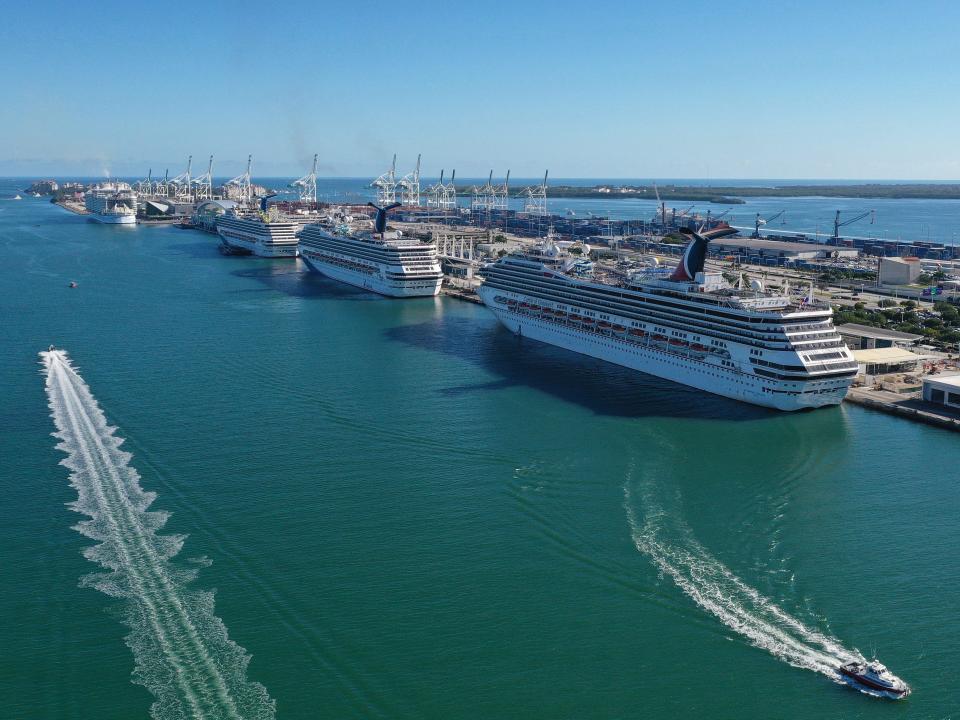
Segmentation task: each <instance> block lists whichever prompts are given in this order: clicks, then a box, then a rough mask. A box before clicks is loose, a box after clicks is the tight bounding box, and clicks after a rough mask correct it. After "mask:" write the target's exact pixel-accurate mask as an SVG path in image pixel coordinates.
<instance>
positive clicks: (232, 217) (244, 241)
mask: <svg viewBox="0 0 960 720" xmlns="http://www.w3.org/2000/svg"><path fill="white" fill-rule="evenodd" d="M302 228H303V223H302V222H298V221H296V220H292V219H289V218H283V217H281V216H280V215H279V214H278V213H277V210H276V208H275V207H270V208H267V207H266V202H263V203H261V208H260V210H259V211H255V210H249V209H237V208H233V209H231V210H228V211H227V212H225V213H224V214H223V215H221V216H220V217H218V218H217V234H218V235H219V236H220V243H221V247H222V248H223V250H224V252H226V253H227V254H230V255H233V254H237V255H256V256H258V257H265V258H294V257H296V256H297V235H298V234H299V232H300V230H301V229H302Z"/></svg>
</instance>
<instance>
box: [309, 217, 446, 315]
mask: <svg viewBox="0 0 960 720" xmlns="http://www.w3.org/2000/svg"><path fill="white" fill-rule="evenodd" d="M368 204H369V205H370V206H371V207H374V208H376V210H377V217H376V220H375V221H374V226H373V229H372V230H364V231H359V232H355V231H354V230H353V229H352V228H351V226H350V223H349V222H347V218H346V217H344V216H343V215H339V216H337V217H334V218H332V219H331V221H330V222H327V223H315V224H312V225H307V226H306V227H305V228H304V229H303V231H302V232H301V233H300V257H301V259H302V260H303V261H304V263H306V265H307V267H308V268H310V269H311V270H313V271H314V272H319V273H322V274H323V275H326V276H327V277H330V278H333V279H334V280H339V281H341V282H345V283H349V284H350V285H355V286H357V287H361V288H365V289H366V290H371V291H373V292H375V293H379V294H380V295H386V296H388V297H424V296H432V295H436V294H438V293H439V292H440V283H441V282H442V281H443V273H442V271H441V270H440V261H439V259H438V257H437V247H436V245H434V244H433V243H424V242H421V241H419V240H417V239H416V238H406V237H404V236H403V234H402V233H401V232H399V231H397V230H390V229H388V228H387V212H388V211H389V210H391V209H392V208H394V207H397V206H398V205H399V203H396V204H394V205H388V206H387V207H384V208H380V207H377V206H376V205H374V204H373V203H368Z"/></svg>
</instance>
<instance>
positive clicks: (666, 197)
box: [457, 183, 960, 205]
mask: <svg viewBox="0 0 960 720" xmlns="http://www.w3.org/2000/svg"><path fill="white" fill-rule="evenodd" d="M471 190H472V187H458V188H457V193H458V194H460V195H469V194H470V192H471ZM658 192H659V194H660V199H661V200H663V201H664V202H673V201H683V200H686V201H690V202H709V203H716V204H720V205H742V204H743V203H744V202H745V200H744V199H743V198H747V197H793V198H796V197H835V198H882V199H892V200H901V199H916V200H960V184H932V183H926V184H913V183H900V184H886V183H865V184H860V185H774V186H768V187H762V186H755V187H731V186H729V185H715V186H707V185H663V186H659V185H658V186H657V187H656V188H654V186H653V185H615V184H610V185H594V186H592V187H584V186H576V185H551V186H550V187H549V188H547V195H548V196H549V197H554V198H596V199H603V200H629V199H631V198H633V199H636V198H640V199H643V200H656V198H657V193H658ZM511 194H514V193H513V192H511Z"/></svg>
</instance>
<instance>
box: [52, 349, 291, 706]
mask: <svg viewBox="0 0 960 720" xmlns="http://www.w3.org/2000/svg"><path fill="white" fill-rule="evenodd" d="M40 357H41V359H42V363H43V366H44V372H45V374H46V391H47V397H48V400H49V405H50V411H51V417H52V418H53V421H54V424H55V425H56V428H57V432H56V433H55V437H57V438H59V439H60V444H59V445H57V448H58V449H60V450H62V451H64V452H65V453H66V454H67V457H66V458H65V459H64V460H62V461H61V464H62V465H65V466H66V467H67V468H69V469H70V470H71V471H72V473H71V475H70V483H71V484H72V485H73V487H74V488H75V489H76V491H77V496H78V497H77V500H76V501H75V502H74V503H72V504H71V507H72V509H73V510H76V511H77V512H80V513H83V514H85V515H88V516H90V519H89V520H84V521H83V522H80V523H78V524H77V525H76V527H75V529H76V530H77V531H78V532H80V533H82V534H83V535H86V536H87V537H89V538H92V539H94V540H97V541H99V544H97V545H94V546H92V547H89V548H87V549H86V550H85V551H84V555H85V557H87V558H88V559H89V560H92V561H94V562H97V563H99V564H100V565H102V566H103V567H105V568H107V569H108V570H109V572H105V573H96V574H92V575H89V576H87V577H85V578H83V580H82V584H84V585H87V586H90V587H95V588H97V589H98V590H101V591H102V592H104V593H106V594H108V595H111V596H113V597H117V598H123V599H124V600H126V601H127V603H126V604H125V606H124V608H123V619H124V622H125V623H126V624H127V625H128V626H129V627H130V634H129V635H127V637H126V641H127V644H128V645H129V646H130V649H131V650H132V651H133V656H134V662H135V668H134V671H133V678H134V681H135V682H137V683H139V684H141V685H143V686H145V687H146V688H147V689H148V690H149V691H150V692H151V693H152V694H153V695H154V697H155V698H156V700H155V702H154V703H153V706H152V707H151V714H152V716H153V717H154V718H158V719H160V720H168V719H174V718H211V719H213V718H231V719H235V720H260V719H262V718H273V717H274V716H275V706H274V701H273V700H271V699H270V696H269V695H268V693H267V690H266V688H265V687H264V686H263V685H261V684H260V683H257V682H253V681H250V680H248V679H247V677H246V671H247V665H248V663H249V661H250V656H249V655H248V654H247V652H246V651H245V650H244V649H243V648H242V647H240V646H239V645H237V644H236V643H235V642H233V641H232V640H230V639H229V638H228V636H227V629H226V627H225V626H224V624H223V622H222V621H221V620H220V618H218V617H217V616H216V615H215V614H214V602H213V593H212V592H208V591H202V590H196V589H192V588H190V582H191V581H192V580H193V579H194V576H195V575H196V572H197V571H196V570H195V569H186V568H182V567H178V566H176V565H174V564H173V563H171V559H172V558H173V557H174V556H175V555H177V554H178V553H179V552H180V548H181V547H182V546H183V542H184V540H185V536H181V535H160V534H158V531H159V530H160V529H161V528H162V527H163V526H164V524H165V523H166V521H167V517H168V513H166V512H160V511H150V510H148V508H149V507H150V504H151V503H152V502H153V501H154V499H155V497H156V494H155V493H150V492H144V491H143V489H142V488H141V487H140V476H139V474H138V473H137V471H136V470H135V469H134V468H132V467H131V466H130V465H129V462H130V458H131V455H130V453H127V452H123V451H122V450H120V445H121V443H122V442H123V439H122V438H118V437H116V436H115V435H114V431H115V430H116V428H113V427H110V426H109V425H107V422H106V418H105V417H104V415H103V413H102V412H101V410H100V407H99V406H98V404H97V401H96V399H95V398H94V397H93V395H92V394H91V393H90V389H89V388H88V387H87V384H86V383H85V382H84V381H83V379H82V378H81V377H80V376H79V375H78V374H77V372H76V370H75V369H74V367H73V366H72V365H71V363H70V360H69V358H68V357H67V354H66V353H65V352H64V351H62V350H50V351H48V352H43V353H40Z"/></svg>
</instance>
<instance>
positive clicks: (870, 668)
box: [838, 660, 910, 700]
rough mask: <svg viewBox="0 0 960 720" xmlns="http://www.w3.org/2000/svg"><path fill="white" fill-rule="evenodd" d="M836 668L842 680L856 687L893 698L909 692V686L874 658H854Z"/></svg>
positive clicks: (898, 697) (901, 696)
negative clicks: (867, 659)
mask: <svg viewBox="0 0 960 720" xmlns="http://www.w3.org/2000/svg"><path fill="white" fill-rule="evenodd" d="M838 670H839V672H840V675H841V676H842V677H843V679H844V680H846V681H847V682H848V683H849V684H851V685H854V686H856V687H857V688H858V689H859V688H866V689H867V690H871V691H873V692H877V693H881V694H883V695H885V696H886V697H889V698H892V699H894V700H899V699H900V698H904V697H906V696H907V695H909V694H910V686H909V685H907V684H906V683H905V682H904V681H903V680H901V679H900V678H898V677H897V676H896V675H894V674H893V673H892V672H890V671H889V670H887V668H886V666H885V665H884V664H883V663H880V662H877V661H876V660H871V661H870V662H861V661H857V660H854V661H852V662H848V663H844V664H843V665H841V666H840V667H839V668H838Z"/></svg>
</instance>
